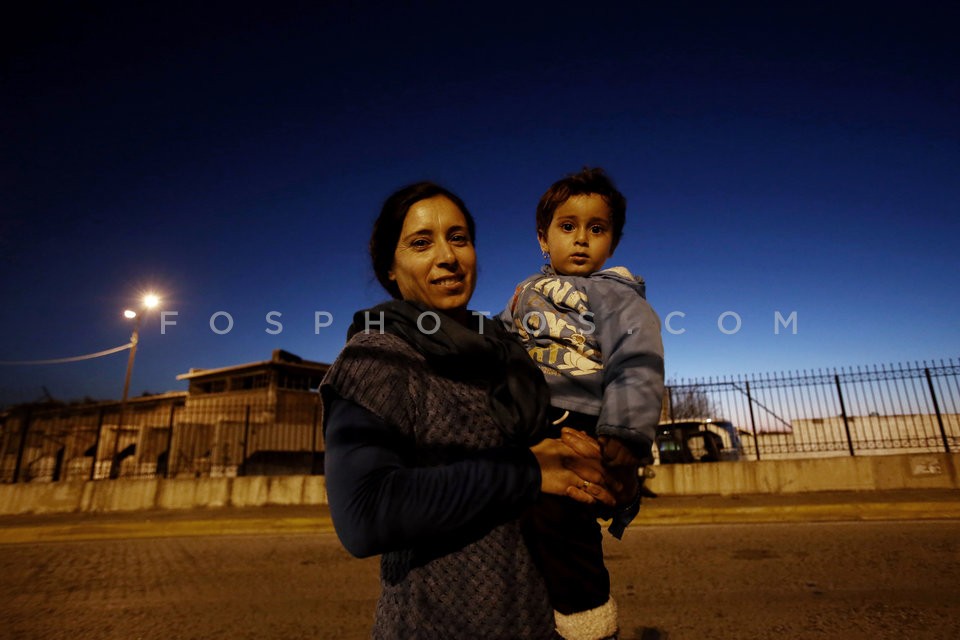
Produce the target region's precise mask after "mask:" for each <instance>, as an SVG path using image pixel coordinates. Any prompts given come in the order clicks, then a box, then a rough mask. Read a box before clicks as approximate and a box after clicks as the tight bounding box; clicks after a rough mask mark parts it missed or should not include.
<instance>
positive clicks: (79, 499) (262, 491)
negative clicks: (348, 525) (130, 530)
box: [0, 476, 327, 515]
mask: <svg viewBox="0 0 960 640" xmlns="http://www.w3.org/2000/svg"><path fill="white" fill-rule="evenodd" d="M324 480H325V479H324V477H323V476H273V477H269V476H253V477H245V478H199V479H172V480H162V479H151V480H95V481H79V480H75V481H65V482H28V483H18V484H5V485H0V515H13V514H22V513H70V512H78V511H83V512H104V511H142V510H147V509H195V508H216V507H260V506H265V505H319V504H326V503H327V488H326V483H325V481H324Z"/></svg>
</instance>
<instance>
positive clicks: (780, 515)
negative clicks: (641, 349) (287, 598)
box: [0, 490, 960, 544]
mask: <svg viewBox="0 0 960 640" xmlns="http://www.w3.org/2000/svg"><path fill="white" fill-rule="evenodd" d="M949 519H960V491H955V490H904V491H871V492H822V493H804V494H784V495H744V496H728V497H724V496H700V497H691V496H662V497H658V498H655V499H647V500H645V501H644V503H643V507H642V509H641V511H640V515H639V516H638V517H637V519H636V520H635V521H634V523H633V524H632V525H631V526H635V527H645V526H662V525H696V524H735V523H744V524H746V523H760V522H767V523H769V522H837V521H865V520H949ZM316 533H333V524H332V523H331V521H330V511H329V509H328V508H327V507H325V506H324V507H303V506H295V507H278V506H269V507H256V508H242V509H241V508H229V507H227V508H222V509H186V510H169V511H136V512H124V513H117V512H114V513H71V514H51V515H21V516H3V517H0V544H21V543H34V542H60V541H67V540H103V539H117V538H158V537H177V536H211V535H302V534H316Z"/></svg>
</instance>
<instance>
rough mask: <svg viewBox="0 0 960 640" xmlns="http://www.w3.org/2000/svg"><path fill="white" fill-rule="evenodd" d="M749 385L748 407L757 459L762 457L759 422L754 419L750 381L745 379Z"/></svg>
mask: <svg viewBox="0 0 960 640" xmlns="http://www.w3.org/2000/svg"><path fill="white" fill-rule="evenodd" d="M744 383H746V385H747V408H748V409H749V410H750V429H751V430H752V431H753V449H754V451H756V453H757V460H759V459H760V438H758V437H757V423H756V421H755V420H754V419H753V396H751V395H750V381H749V380H744Z"/></svg>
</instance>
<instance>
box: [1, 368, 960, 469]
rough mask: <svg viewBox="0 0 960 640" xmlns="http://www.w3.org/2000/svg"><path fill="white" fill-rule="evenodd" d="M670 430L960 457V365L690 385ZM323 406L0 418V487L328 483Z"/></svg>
mask: <svg viewBox="0 0 960 640" xmlns="http://www.w3.org/2000/svg"><path fill="white" fill-rule="evenodd" d="M667 391H668V394H667V406H666V408H665V412H666V413H667V414H668V415H669V416H670V418H671V419H673V420H681V419H690V418H698V419H699V418H718V419H726V420H729V421H731V422H732V423H733V424H734V425H735V426H736V427H737V429H738V431H739V432H740V434H741V441H742V443H743V447H744V453H745V457H746V458H748V459H750V458H752V459H757V460H760V459H782V458H812V457H827V456H842V455H864V454H889V453H906V452H930V451H945V452H956V451H958V450H960V362H957V361H954V360H950V361H946V362H944V361H940V362H939V363H926V362H924V363H915V364H912V365H910V364H899V365H885V366H874V367H865V368H861V367H858V368H855V369H839V370H826V371H825V370H818V371H804V372H795V373H782V374H765V375H746V376H731V377H723V378H719V379H714V378H708V379H700V380H684V381H679V382H674V383H672V384H670V385H669V386H668V388H667ZM320 418H321V407H320V401H319V395H318V394H317V393H315V392H309V391H277V390H274V391H272V392H270V393H264V392H262V391H257V390H251V391H244V392H239V393H234V394H226V395H218V394H209V395H199V396H195V395H190V396H188V394H186V393H176V394H167V395H164V396H151V397H146V398H137V399H135V400H131V401H129V402H128V403H127V404H126V405H125V406H123V407H121V404H120V403H100V404H88V405H65V406H64V405H58V406H49V405H33V406H25V407H18V408H15V409H12V410H8V411H7V412H6V413H5V414H2V415H0V482H5V483H9V482H23V481H30V480H39V481H58V480H71V479H84V480H96V479H105V478H120V477H123V478H153V477H162V478H182V477H190V478H199V477H229V476H239V475H281V474H317V473H323V436H322V433H321V424H320Z"/></svg>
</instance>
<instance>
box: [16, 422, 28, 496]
mask: <svg viewBox="0 0 960 640" xmlns="http://www.w3.org/2000/svg"><path fill="white" fill-rule="evenodd" d="M21 415H22V417H21V420H22V425H21V428H20V446H18V447H17V463H16V465H15V466H14V467H13V481H14V483H17V482H20V468H21V467H22V466H23V454H24V451H25V450H26V448H27V431H29V429H30V408H29V407H27V410H26V411H25V412H24V413H23V414H21Z"/></svg>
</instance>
